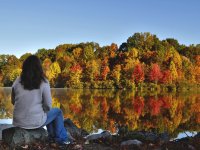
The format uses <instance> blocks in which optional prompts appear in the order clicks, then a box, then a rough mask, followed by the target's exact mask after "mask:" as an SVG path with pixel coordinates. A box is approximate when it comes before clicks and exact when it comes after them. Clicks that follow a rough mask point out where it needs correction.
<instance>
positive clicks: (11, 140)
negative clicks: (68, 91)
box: [0, 119, 200, 150]
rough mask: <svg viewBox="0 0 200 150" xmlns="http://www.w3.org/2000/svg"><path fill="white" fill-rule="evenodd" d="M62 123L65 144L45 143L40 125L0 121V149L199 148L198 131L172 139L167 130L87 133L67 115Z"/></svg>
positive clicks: (120, 149)
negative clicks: (28, 127)
mask: <svg viewBox="0 0 200 150" xmlns="http://www.w3.org/2000/svg"><path fill="white" fill-rule="evenodd" d="M64 124H65V127H66V129H67V131H68V135H69V138H70V139H71V141H73V142H72V144H70V145H68V146H67V147H59V146H58V145H57V144H56V143H49V142H48V140H47V132H46V130H44V129H43V128H41V129H36V130H24V129H20V128H15V127H11V126H10V125H0V134H1V131H2V139H1V140H0V150H12V149H15V150H20V149H27V150H57V149H72V150H83V149H84V150H93V149H95V150H115V149H116V150H127V149H134V150H200V133H198V134H197V135H195V136H194V137H186V138H182V139H179V140H173V141H172V140H170V137H169V135H168V134H167V133H161V134H158V133H155V132H146V131H126V132H125V131H124V129H123V128H119V131H118V133H117V134H115V135H113V134H111V133H110V132H109V131H103V132H102V133H98V134H89V133H88V132H87V131H85V130H83V129H81V128H78V127H77V126H76V125H75V124H74V123H73V122H72V121H71V120H70V119H66V120H65V121H64ZM7 127H9V128H7ZM10 127H11V128H10ZM6 128H7V129H6Z"/></svg>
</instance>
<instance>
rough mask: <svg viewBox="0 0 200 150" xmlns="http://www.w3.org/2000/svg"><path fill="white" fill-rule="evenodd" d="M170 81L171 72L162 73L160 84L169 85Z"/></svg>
mask: <svg viewBox="0 0 200 150" xmlns="http://www.w3.org/2000/svg"><path fill="white" fill-rule="evenodd" d="M170 81H171V72H170V71H169V70H165V71H163V73H162V78H161V79H160V82H161V83H169V82H170Z"/></svg>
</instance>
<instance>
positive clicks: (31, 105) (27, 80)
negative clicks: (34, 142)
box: [11, 55, 70, 145]
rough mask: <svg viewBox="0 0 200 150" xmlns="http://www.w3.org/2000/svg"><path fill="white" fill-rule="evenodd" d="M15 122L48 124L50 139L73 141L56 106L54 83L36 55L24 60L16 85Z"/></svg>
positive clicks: (35, 125) (28, 126)
mask: <svg viewBox="0 0 200 150" xmlns="http://www.w3.org/2000/svg"><path fill="white" fill-rule="evenodd" d="M11 99H12V104H13V105H14V111H13V125H14V126H17V127H20V128H24V129H35V128H39V127H43V126H46V127H47V131H48V136H49V139H50V140H51V141H52V140H54V141H55V142H56V143H58V144H62V145H63V144H64V145H65V144H69V143H70V142H69V139H68V137H67V132H66V129H65V127H64V123H63V114H62V111H61V110H60V109H58V108H52V98H51V91H50V85H49V82H48V80H47V79H46V77H45V75H44V72H43V69H42V65H41V62H40V60H39V58H38V57H37V56H35V55H31V56H29V57H28V58H27V59H26V60H25V61H24V63H23V67H22V73H21V75H20V77H18V78H17V79H16V80H15V82H14V83H13V86H12V98H11Z"/></svg>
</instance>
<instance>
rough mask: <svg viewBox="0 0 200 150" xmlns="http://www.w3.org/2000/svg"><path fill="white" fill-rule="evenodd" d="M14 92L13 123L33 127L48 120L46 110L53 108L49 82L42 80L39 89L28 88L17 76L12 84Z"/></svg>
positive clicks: (23, 126) (27, 127)
mask: <svg viewBox="0 0 200 150" xmlns="http://www.w3.org/2000/svg"><path fill="white" fill-rule="evenodd" d="M12 88H13V92H14V112H13V125H15V126H18V127H22V128H26V129H33V128H38V127H40V126H42V125H43V124H44V122H45V121H46V117H47V116H46V113H45V112H46V111H48V110H50V108H51V94H50V86H49V83H48V82H44V81H42V82H41V84H40V87H39V88H38V89H33V90H27V89H24V86H23V85H22V84H21V83H20V77H19V78H17V79H16V80H15V82H14V84H13V86H12Z"/></svg>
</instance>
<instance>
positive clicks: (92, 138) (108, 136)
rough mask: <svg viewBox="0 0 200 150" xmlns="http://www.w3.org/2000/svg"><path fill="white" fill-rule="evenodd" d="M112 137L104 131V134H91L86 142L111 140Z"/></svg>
mask: <svg viewBox="0 0 200 150" xmlns="http://www.w3.org/2000/svg"><path fill="white" fill-rule="evenodd" d="M111 137H112V135H111V134H110V132H108V131H103V132H102V133H98V134H91V135H88V136H86V137H85V139H86V140H88V141H93V140H98V139H101V138H103V139H110V138H111Z"/></svg>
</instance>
